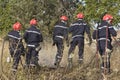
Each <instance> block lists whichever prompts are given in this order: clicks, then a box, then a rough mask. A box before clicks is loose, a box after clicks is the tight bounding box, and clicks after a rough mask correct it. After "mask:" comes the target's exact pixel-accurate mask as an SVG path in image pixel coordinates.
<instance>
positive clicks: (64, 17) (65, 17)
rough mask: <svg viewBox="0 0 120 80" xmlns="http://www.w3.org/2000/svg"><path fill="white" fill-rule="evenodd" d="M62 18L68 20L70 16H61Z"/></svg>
mask: <svg viewBox="0 0 120 80" xmlns="http://www.w3.org/2000/svg"><path fill="white" fill-rule="evenodd" d="M60 19H61V20H64V21H67V20H68V17H67V16H61V17H60Z"/></svg>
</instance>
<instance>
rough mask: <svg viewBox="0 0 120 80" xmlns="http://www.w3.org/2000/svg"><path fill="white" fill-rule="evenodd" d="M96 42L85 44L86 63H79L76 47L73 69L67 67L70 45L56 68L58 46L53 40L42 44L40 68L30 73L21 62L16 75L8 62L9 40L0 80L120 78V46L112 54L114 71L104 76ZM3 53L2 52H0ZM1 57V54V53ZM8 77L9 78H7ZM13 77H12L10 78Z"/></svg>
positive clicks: (108, 79) (112, 79)
mask: <svg viewBox="0 0 120 80" xmlns="http://www.w3.org/2000/svg"><path fill="white" fill-rule="evenodd" d="M95 46H96V45H95V43H92V45H91V46H88V45H87V43H86V44H85V49H84V50H85V52H84V64H83V65H78V63H77V59H78V53H77V52H78V49H77V47H76V50H75V53H74V58H73V62H74V67H73V69H71V70H69V69H67V64H68V63H67V53H68V49H69V48H68V47H66V46H65V49H64V56H63V59H62V62H61V64H60V65H61V67H60V68H58V69H54V68H53V67H54V66H53V63H54V59H55V54H56V47H55V46H52V42H47V43H44V44H42V50H41V51H40V52H39V64H40V66H41V68H40V69H33V70H31V71H32V72H29V74H28V73H27V72H26V71H25V70H24V69H23V68H22V65H21V63H20V64H19V69H18V71H17V73H16V75H11V70H10V69H11V64H12V62H11V63H7V62H6V59H7V57H8V56H10V55H9V51H8V42H5V47H4V51H3V56H2V66H3V72H4V73H2V75H1V76H0V78H1V79H0V80H6V79H8V80H13V77H16V78H14V80H120V47H117V48H114V51H113V53H112V55H111V69H112V73H111V74H109V75H106V76H104V79H103V78H102V75H101V73H100V68H99V67H97V66H96V65H97V64H99V63H100V60H96V56H95V53H96V47H95ZM0 49H1V50H0V51H2V41H1V42H0ZM0 54H1V52H0ZM0 57H1V55H0ZM24 59H25V58H24V57H22V63H23V64H24ZM5 77H7V78H5ZM10 77H12V78H10Z"/></svg>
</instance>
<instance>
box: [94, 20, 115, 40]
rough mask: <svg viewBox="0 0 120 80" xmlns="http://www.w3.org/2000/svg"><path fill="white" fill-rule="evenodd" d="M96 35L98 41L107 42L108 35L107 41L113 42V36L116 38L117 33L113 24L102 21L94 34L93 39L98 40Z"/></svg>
mask: <svg viewBox="0 0 120 80" xmlns="http://www.w3.org/2000/svg"><path fill="white" fill-rule="evenodd" d="M106 27H108V31H107V32H106ZM96 34H97V39H98V41H99V40H106V35H107V36H108V37H107V39H108V40H109V41H111V40H112V39H111V36H114V37H115V36H116V35H117V32H116V31H115V30H114V28H113V26H112V25H111V24H108V22H106V21H102V22H101V24H100V25H99V27H98V28H97V31H96V30H94V32H93V39H96Z"/></svg>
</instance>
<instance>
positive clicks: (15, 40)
mask: <svg viewBox="0 0 120 80" xmlns="http://www.w3.org/2000/svg"><path fill="white" fill-rule="evenodd" d="M76 17H77V21H75V22H73V23H72V24H71V25H70V27H68V17H67V16H61V17H60V22H59V23H56V24H55V26H54V29H53V46H56V47H57V53H56V56H55V62H54V65H55V66H56V67H59V64H60V62H61V59H62V56H63V50H64V40H66V43H67V46H68V47H69V44H70V48H69V51H68V67H69V68H72V67H73V62H72V59H73V54H74V50H75V47H76V46H78V49H79V51H78V56H79V59H78V63H79V64H80V65H81V64H82V63H83V58H84V56H83V55H84V54H83V53H84V33H85V32H86V33H87V35H88V38H89V45H91V43H92V37H93V39H96V43H97V46H96V47H97V49H98V51H99V54H100V55H101V58H102V62H101V69H105V68H107V69H108V70H107V71H108V73H109V72H110V54H111V52H112V45H111V42H112V38H111V37H114V39H115V38H116V36H117V32H116V31H115V30H114V28H113V27H112V20H113V17H112V15H110V14H105V15H104V16H103V18H102V21H101V23H100V24H99V25H98V27H97V28H96V30H94V31H93V35H92V37H91V32H90V27H89V26H88V24H87V23H86V22H85V21H84V15H83V13H78V14H77V16H76ZM20 30H21V24H20V23H19V22H16V23H15V24H14V25H13V30H12V31H10V32H9V33H8V37H9V51H10V54H11V56H12V57H13V66H12V70H13V71H16V70H17V67H18V64H19V61H20V59H21V55H25V53H24V51H25V50H24V49H25V48H24V46H23V43H22V36H21V35H20V33H19V31H20ZM69 33H71V34H72V37H71V42H70V43H69V39H70V37H69V36H68V35H69ZM23 39H24V40H25V43H26V44H27V53H26V60H25V67H29V66H37V65H38V60H39V58H38V52H39V50H40V49H41V47H40V43H41V42H43V36H42V33H41V32H40V30H39V29H38V28H37V20H36V19H32V20H31V21H30V27H29V28H28V29H27V30H26V31H25V33H24V35H23ZM106 54H108V56H107V57H108V61H106V59H105V55H106Z"/></svg>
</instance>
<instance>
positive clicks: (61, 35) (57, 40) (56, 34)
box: [53, 16, 68, 67]
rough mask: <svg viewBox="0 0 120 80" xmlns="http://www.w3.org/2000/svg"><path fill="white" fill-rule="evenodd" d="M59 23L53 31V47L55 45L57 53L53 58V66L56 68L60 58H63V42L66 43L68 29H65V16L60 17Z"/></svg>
mask: <svg viewBox="0 0 120 80" xmlns="http://www.w3.org/2000/svg"><path fill="white" fill-rule="evenodd" d="M60 20H61V21H60V22H59V23H58V24H56V25H55V26H54V29H53V46H54V45H56V47H57V53H56V57H55V62H54V65H55V66H56V67H58V66H59V64H60V62H61V59H62V56H63V50H64V46H63V43H64V42H63V41H64V40H66V41H68V28H67V20H68V18H67V17H66V16H61V18H60Z"/></svg>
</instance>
